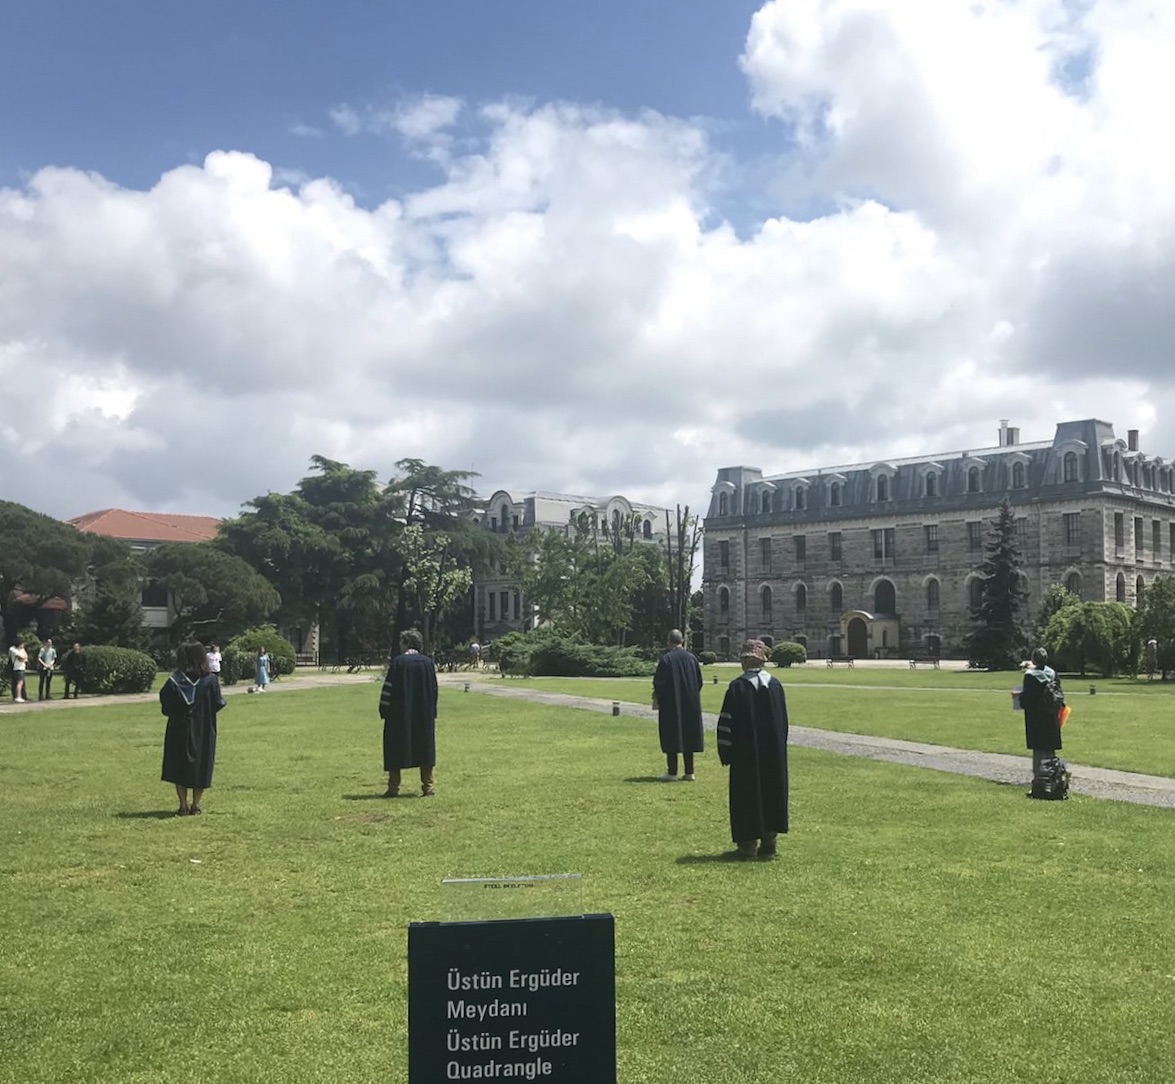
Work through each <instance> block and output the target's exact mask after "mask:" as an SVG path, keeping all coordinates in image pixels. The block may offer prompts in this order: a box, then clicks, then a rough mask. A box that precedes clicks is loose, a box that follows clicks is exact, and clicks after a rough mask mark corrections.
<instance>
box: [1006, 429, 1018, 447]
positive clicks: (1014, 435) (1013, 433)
mask: <svg viewBox="0 0 1175 1084" xmlns="http://www.w3.org/2000/svg"><path fill="white" fill-rule="evenodd" d="M1019 443H1020V430H1019V429H1018V428H1015V427H1014V426H1009V427H1008V445H1009V447H1010V446H1011V445H1013V444H1019Z"/></svg>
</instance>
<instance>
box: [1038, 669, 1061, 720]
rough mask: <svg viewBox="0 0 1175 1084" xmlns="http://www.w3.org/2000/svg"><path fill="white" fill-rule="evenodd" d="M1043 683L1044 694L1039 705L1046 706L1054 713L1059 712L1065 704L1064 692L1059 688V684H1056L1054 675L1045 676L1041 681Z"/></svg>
mask: <svg viewBox="0 0 1175 1084" xmlns="http://www.w3.org/2000/svg"><path fill="white" fill-rule="evenodd" d="M1041 684H1043V685H1044V695H1043V696H1042V697H1041V698H1040V699H1041V706H1042V707H1046V708H1048V709H1049V710H1050V711H1052V712H1053V713H1054V714H1055V713H1057V712H1059V711H1060V710H1061V708H1063V707H1064V706H1065V694H1064V692H1063V691H1062V690H1061V686H1060V685H1058V684H1057V679H1056V678H1055V677H1051V678H1045V680H1044V681H1043V682H1042V683H1041Z"/></svg>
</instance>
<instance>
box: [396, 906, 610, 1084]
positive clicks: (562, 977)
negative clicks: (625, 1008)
mask: <svg viewBox="0 0 1175 1084" xmlns="http://www.w3.org/2000/svg"><path fill="white" fill-rule="evenodd" d="M408 1080H409V1082H410V1084H441V1082H442V1081H451V1080H531V1081H542V1082H549V1084H616V938H615V930H614V925H613V921H612V916H611V915H572V916H561V917H557V918H525V919H505V920H498V921H492V922H414V923H412V925H410V926H409V927H408Z"/></svg>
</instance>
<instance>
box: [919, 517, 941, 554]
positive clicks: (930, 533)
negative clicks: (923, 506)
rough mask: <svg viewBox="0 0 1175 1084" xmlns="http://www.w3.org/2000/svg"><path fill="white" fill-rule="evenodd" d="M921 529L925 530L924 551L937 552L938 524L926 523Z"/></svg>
mask: <svg viewBox="0 0 1175 1084" xmlns="http://www.w3.org/2000/svg"><path fill="white" fill-rule="evenodd" d="M922 529H923V530H924V531H925V532H926V552H927V553H938V524H937V523H928V524H926V526H925V527H923V528H922Z"/></svg>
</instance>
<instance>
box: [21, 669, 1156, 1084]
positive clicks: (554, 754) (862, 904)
mask: <svg viewBox="0 0 1175 1084" xmlns="http://www.w3.org/2000/svg"><path fill="white" fill-rule="evenodd" d="M835 692H839V690H831V691H824V692H821V691H820V690H817V689H815V688H813V689H810V690H801V689H799V688H798V687H797V688H796V690H795V700H796V702H795V704H794V707H793V710H794V711H795V712H796V714H797V717H799V716H802V715H803V714H805V713H808V714H814V713H815V707H814V705H815V704H816V703H817V702H818V701H817V700H816V699H813V700H811V701H809V702H808V703H807V704H805V703H804V701H803V696H804V695H805V694H806V695H808V696H812V697H814V698H815V697H817V696H827V697H831V696H832V695H833V694H834V693H835ZM863 692H864V691H862V692H861V693H860V694H851V693H848V692H843V693H841V695H844V696H849V695H863ZM377 695H378V686H377V685H375V684H374V683H372V684H370V685H361V686H355V687H348V688H341V689H331V690H303V691H298V692H293V691H290V692H281V693H275V694H273V695H271V696H268V697H234V698H233V699H232V700H231V701H230V703H229V706H228V708H227V709H226V711H225V712H224V714H223V715H222V718H221V731H220V750H219V758H218V762H217V769H216V779H215V785H214V787H213V789H212V790H211V791H210V792H209V794H208V795H207V797H206V800H205V809H206V811H207V812H206V814H205V816H204V817H202V818H190V819H176V818H173V817H171V816H170V811H171V810H172V808H173V806H174V794H173V793H172V791H171V788H170V787H168V786H166V785H165V784H161V783H159V782H158V775H159V761H160V751H161V735H162V724H163V720H162V718H161V717H160V716H159V715H158V713H157V709H155V708H153V707H152V706H151V705H147V704H123V705H113V706H109V707H94V708H82V709H80V710H69V711H58V712H39V713H34V712H28V713H24V714H10V715H7V716H5V717H3V718H0V741H2V743H3V744H2V745H0V863H2V874H3V884H4V896H3V906H2V907H0V1051H3V1057H2V1058H0V1081H5V1082H8V1081H11V1082H20V1084H40V1082H44V1084H50V1082H52V1084H59V1082H66V1081H79V1082H80V1081H102V1082H110V1084H113V1082H119V1084H124V1082H125V1084H146V1082H156V1081H159V1082H163V1081H177V1080H209V1081H218V1082H237V1081H239V1082H246V1081H248V1082H254V1081H259V1082H270V1081H273V1082H277V1081H282V1082H288V1084H298V1082H310V1081H314V1082H320V1081H321V1082H328V1081H329V1082H349V1084H353V1082H368V1081H371V1082H376V1081H380V1082H382V1081H403V1080H405V1079H406V1035H405V1029H406V985H405V983H406V978H405V976H406V961H405V945H406V927H407V924H408V923H409V922H410V921H413V920H427V919H434V918H437V917H439V916H440V908H441V904H440V898H439V890H438V882H439V881H440V880H441V878H443V877H446V876H462V875H482V874H487V875H488V874H507V873H551V872H568V871H574V872H580V873H582V874H584V878H585V881H584V901H583V902H584V906H585V909H587V910H589V911H610V912H612V913H613V914H615V916H616V928H617V1021H618V1048H619V1055H618V1056H619V1074H618V1079H619V1080H620V1081H624V1082H640V1084H644V1082H666V1084H668V1082H670V1081H677V1080H690V1081H700V1082H701V1081H704V1082H719V1084H726V1082H730V1084H742V1082H763V1084H767V1082H772V1084H774V1082H790V1081H796V1082H803V1084H823V1082H845V1084H859V1082H862V1081H869V1082H894V1084H899V1082H901V1084H913V1082H932V1081H933V1082H940V1081H941V1082H947V1081H950V1082H968V1084H984V1082H992V1084H994V1082H1001V1084H1002V1082H1020V1081H1023V1082H1025V1084H1028V1082H1031V1084H1052V1082H1060V1081H1075V1080H1076V1081H1082V1082H1083V1084H1096V1082H1107V1084H1109V1082H1113V1084H1160V1082H1166V1081H1169V1080H1170V1079H1171V1067H1172V1066H1173V1065H1175V932H1173V929H1175V924H1173V923H1172V921H1171V901H1172V900H1173V899H1175V814H1173V813H1172V812H1171V811H1169V810H1162V809H1152V808H1146V807H1138V806H1131V805H1126V804H1121V803H1112V802H1099V801H1096V800H1092V799H1083V798H1081V797H1075V798H1073V799H1072V800H1071V801H1069V802H1065V803H1037V802H1028V801H1025V800H1024V797H1023V788H1019V787H1007V786H998V785H994V784H989V783H984V782H981V781H978V780H974V779H968V778H961V777H954V776H949V775H945V774H941V773H936V772H930V771H924V770H919V769H914V768H906V767H902V766H898V765H893V764H884V763H879V762H874V761H869V760H863V759H857V758H841V757H836V756H833V755H831V754H824V753H818V752H815V751H811V750H803V749H797V750H793V754H792V818H793V831H792V834H791V835H790V836H789V837H787V838H786V839H784V840H783V841H782V847H781V851H782V855H781V858H780V859H779V860H778V861H776V862H772V863H752V864H737V865H731V864H728V863H724V862H722V861H720V860H719V856H720V854H721V853H722V852H723V851H725V850H727V849H728V848H729V846H730V843H729V839H728V836H727V832H726V815H725V778H724V774H723V771H722V769H720V768H719V766H718V764H717V761H716V758H715V757H714V755H713V753H707V754H705V755H704V756H703V757H702V758H701V760H700V762H699V780H698V782H697V783H696V784H694V785H692V786H689V785H685V784H676V785H672V786H668V785H663V784H657V783H653V782H651V780H652V779H653V778H654V777H655V775H656V774H657V773H659V772H660V771H661V770H662V766H663V765H662V761H661V759H660V756H659V753H658V750H657V748H656V737H655V732H654V729H653V727H652V724H649V723H645V722H640V721H637V720H634V719H632V718H624V717H621V718H619V719H614V718H612V717H611V716H606V715H596V714H592V713H586V712H575V711H567V710H552V709H548V708H544V707H540V706H536V705H532V704H526V703H518V702H514V701H506V700H500V699H496V698H491V697H487V696H479V695H476V694H475V693H474V694H469V695H465V694H462V693H460V692H456V691H454V692H449V691H448V690H445V691H444V692H443V694H442V696H443V700H442V717H441V721H440V724H439V731H438V733H439V739H438V740H439V757H440V764H439V766H438V796H437V797H436V798H434V799H429V800H423V799H419V798H402V799H398V800H395V801H385V800H380V799H378V798H376V797H375V796H376V795H378V794H379V793H380V792H381V791H382V789H383V783H384V780H383V777H382V774H381V772H380V771H379V768H380V764H379V759H378V758H379V724H378V720H377V718H376V714H375V704H376V698H377ZM608 695H613V694H611V693H609V694H608ZM877 695H878V696H882V697H884V696H885V695H886V694H877ZM888 695H889V696H890V697H892V698H894V702H900V701H902V699H903V698H904V697H907V696H914V695H915V694H914V693H913V692H911V691H908V690H907V691H906V692H898V691H895V692H892V693H890V694H888ZM1107 700H1109V698H1107ZM881 702H882V701H881V700H878V701H877V703H878V704H880V703H881ZM1099 703H1100V701H1099ZM1083 707H1084V706H1083ZM879 710H880V709H879ZM1002 710H1004V711H1005V712H1006V708H1004V709H1002ZM1006 715H1007V716H1009V717H1010V715H1011V713H1010V712H1006ZM797 721H801V720H800V719H799V718H797ZM802 721H804V722H806V723H807V722H811V721H812V720H810V719H806V718H805V719H803V720H802ZM1007 725H1011V724H1010V723H1009V724H1007Z"/></svg>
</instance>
